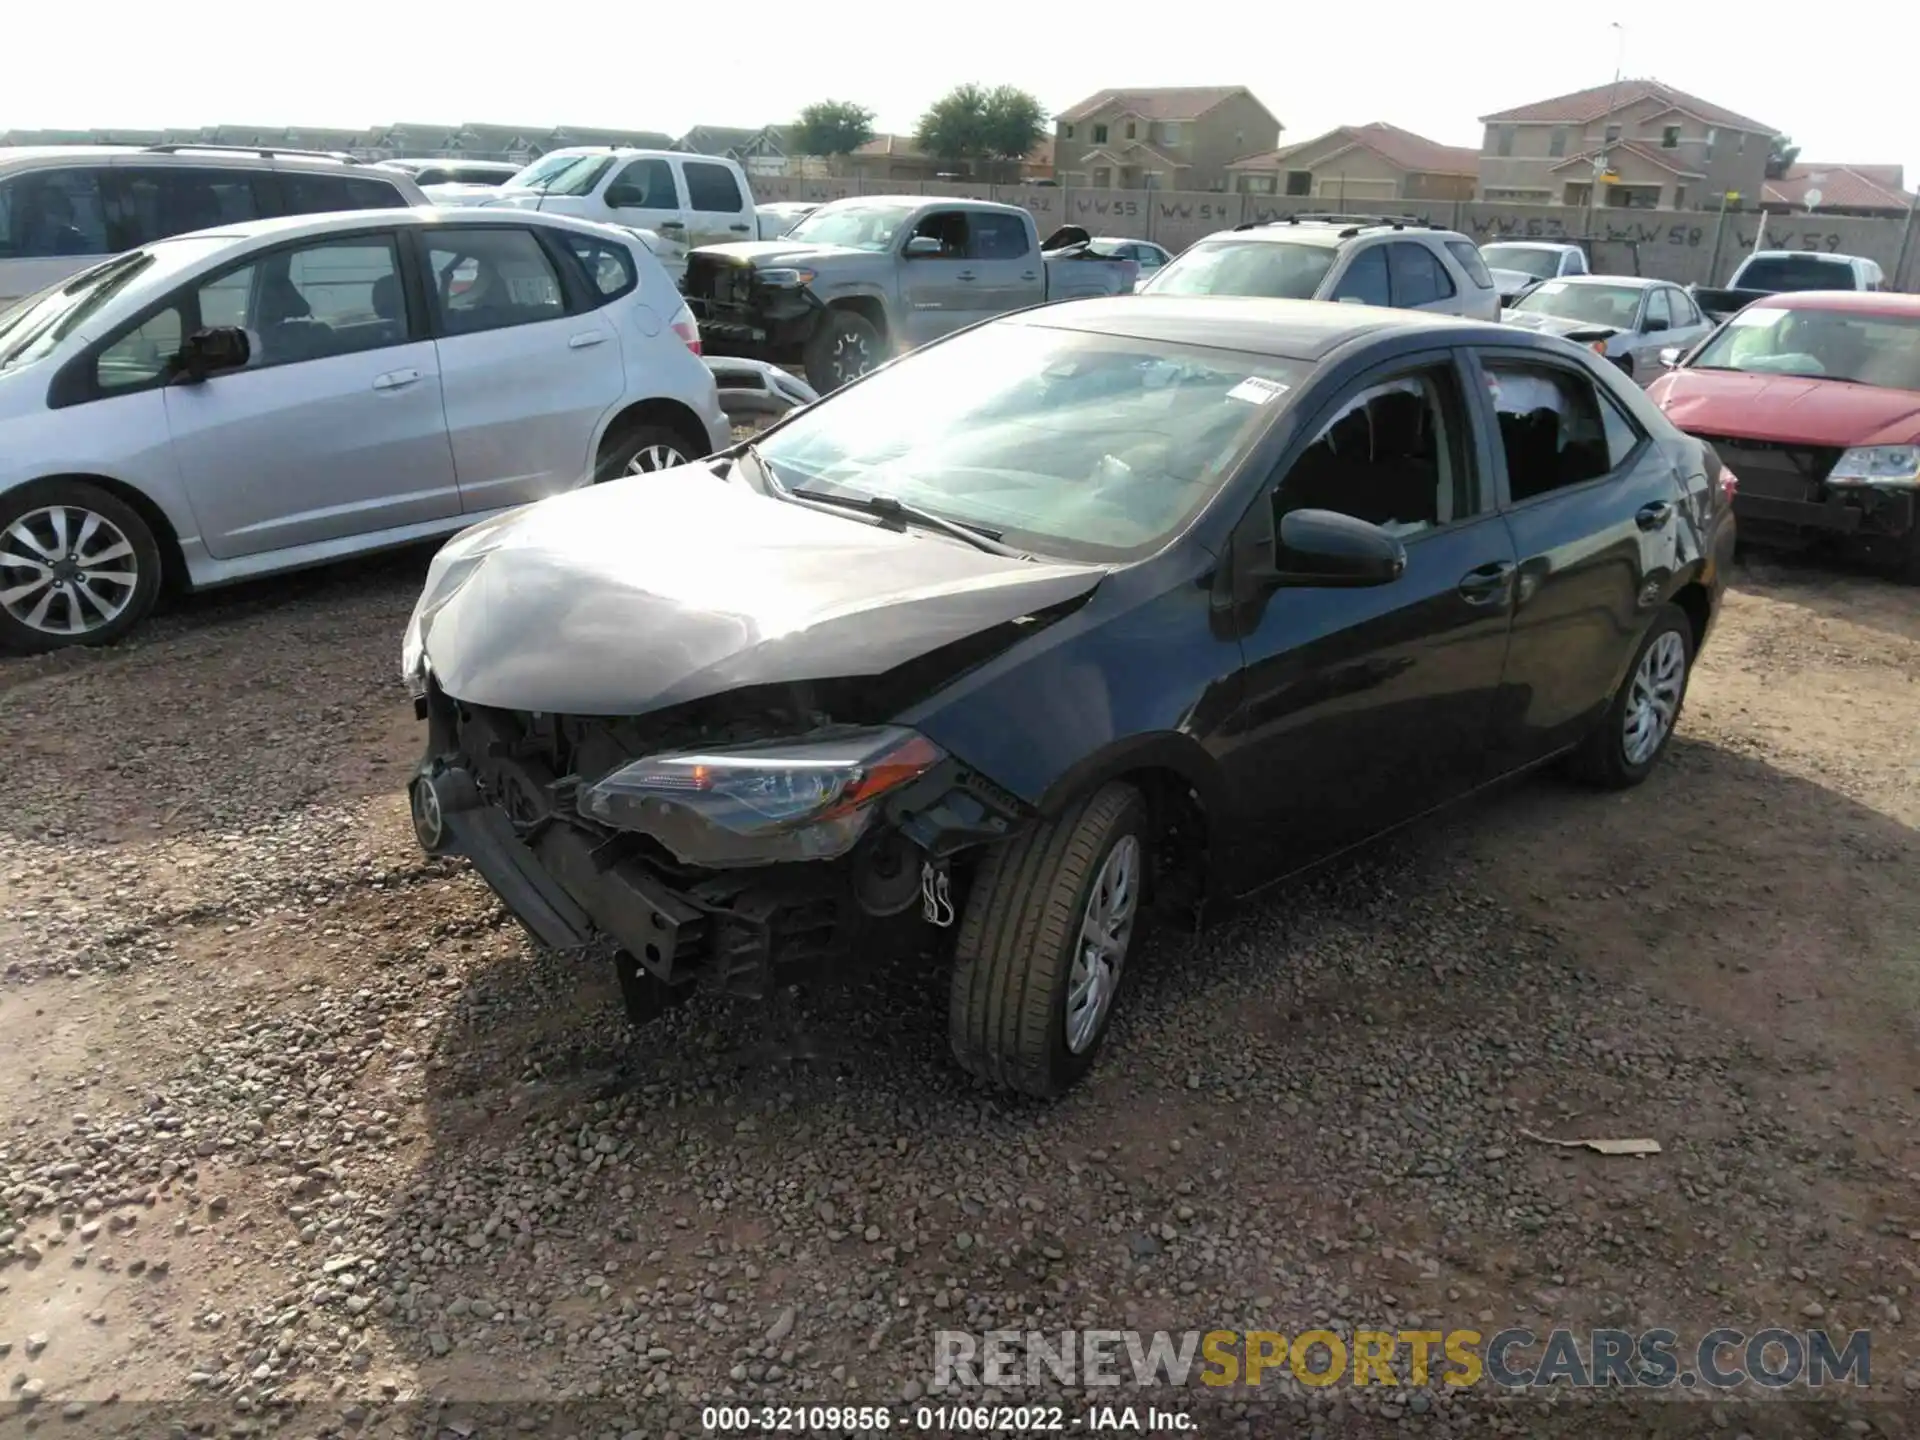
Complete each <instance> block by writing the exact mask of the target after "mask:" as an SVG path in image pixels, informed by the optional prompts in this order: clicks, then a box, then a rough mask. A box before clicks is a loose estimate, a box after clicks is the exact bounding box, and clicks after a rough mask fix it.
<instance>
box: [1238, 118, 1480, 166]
mask: <svg viewBox="0 0 1920 1440" xmlns="http://www.w3.org/2000/svg"><path fill="white" fill-rule="evenodd" d="M1329 141H1344V142H1345V143H1344V144H1343V145H1342V146H1341V147H1340V149H1342V150H1344V149H1351V148H1352V147H1353V146H1356V145H1357V146H1359V147H1360V148H1361V149H1363V150H1371V151H1372V152H1373V153H1374V154H1376V155H1378V156H1379V157H1380V158H1381V159H1382V160H1385V161H1386V162H1387V163H1388V164H1389V165H1392V166H1394V167H1395V168H1396V169H1400V170H1405V171H1407V172H1408V173H1409V174H1419V175H1477V174H1479V173H1480V152H1479V151H1478V150H1474V149H1471V148H1468V147H1466V146H1462V145H1442V144H1440V142H1439V141H1437V140H1429V139H1427V137H1426V136H1424V135H1416V134H1414V133H1413V132H1412V131H1411V130H1402V129H1401V128H1400V127H1399V126H1398V125H1389V124H1387V123H1386V121H1384V120H1370V121H1368V122H1367V123H1366V124H1365V125H1341V126H1338V127H1336V128H1335V129H1332V130H1329V131H1327V133H1326V134H1324V135H1316V136H1314V137H1313V139H1311V140H1303V141H1301V142H1300V143H1299V144H1298V145H1287V146H1283V147H1282V148H1280V149H1278V150H1269V151H1267V152H1265V153H1264V154H1260V155H1249V156H1247V157H1245V158H1244V159H1241V160H1235V161H1234V162H1233V163H1232V164H1231V165H1229V166H1227V168H1228V169H1229V170H1267V169H1272V168H1275V167H1277V166H1279V165H1280V164H1282V163H1283V162H1285V161H1286V160H1287V159H1288V158H1289V157H1290V156H1294V155H1299V154H1302V153H1304V152H1305V151H1308V150H1318V149H1321V148H1323V147H1324V146H1325V145H1326V144H1327V143H1328V142H1329ZM1330 153H1331V154H1338V153H1340V152H1339V150H1335V151H1333V152H1330Z"/></svg>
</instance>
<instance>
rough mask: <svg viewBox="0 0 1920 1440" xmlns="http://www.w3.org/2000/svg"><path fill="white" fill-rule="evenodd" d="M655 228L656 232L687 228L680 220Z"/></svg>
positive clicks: (663, 223)
mask: <svg viewBox="0 0 1920 1440" xmlns="http://www.w3.org/2000/svg"><path fill="white" fill-rule="evenodd" d="M653 228H654V229H656V230H684V229H686V228H687V227H686V225H685V223H684V222H682V221H679V220H662V221H661V222H660V223H659V224H658V225H656V226H654V227H653ZM742 228H744V227H742Z"/></svg>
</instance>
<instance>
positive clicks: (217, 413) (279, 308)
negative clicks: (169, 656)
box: [0, 209, 731, 650]
mask: <svg viewBox="0 0 1920 1440" xmlns="http://www.w3.org/2000/svg"><path fill="white" fill-rule="evenodd" d="M699 346H700V335H699V330H698V328H697V327H696V325H695V324H694V320H693V316H692V313H691V312H690V311H689V310H688V309H687V307H686V305H685V304H684V303H683V302H682V300H681V297H680V293H679V291H678V290H676V289H675V288H674V284H673V281H672V280H671V279H670V278H669V277H668V275H667V273H666V272H665V270H664V269H663V268H662V267H661V266H660V264H659V262H658V261H656V260H655V259H654V257H653V256H652V255H651V254H650V253H649V252H648V251H647V249H646V248H645V247H644V246H643V245H642V244H640V243H639V242H638V241H636V240H635V239H634V237H633V236H632V235H630V234H627V233H626V232H624V231H620V230H616V229H614V228H612V227H609V226H603V225H595V224H592V223H590V222H588V221H582V220H572V219H568V218H565V217H559V216H547V215H538V214H531V213H521V212H518V211H512V210H466V211H453V210H432V209H405V210H379V211H358V212H351V213H346V214H335V215H324V216H308V217H299V218H287V219H278V220H261V221H255V222H253V223H252V224H247V225H231V226H226V227H223V228H221V229H219V230H207V231H197V232H194V233H192V234H188V235H181V236H176V237H175V238H173V239H168V240H160V241H156V242H154V243H153V244H150V245H145V246H141V247H139V248H137V249H134V250H130V251H128V252H127V253H125V254H122V255H119V256H116V257H114V258H113V259H111V260H108V261H105V262H104V263H102V264H99V265H95V266H93V267H92V268H91V269H89V270H87V271H85V272H83V273H82V274H80V275H78V276H76V277H74V278H73V279H71V280H69V281H65V282H62V283H60V284H57V285H54V286H51V287H49V288H48V289H46V290H43V291H41V292H40V293H39V294H37V295H34V296H30V297H29V298H27V299H26V300H23V301H22V302H20V303H19V304H18V305H16V306H14V307H13V308H11V309H9V310H7V311H5V312H0V645H5V646H8V647H11V648H14V649H23V650H49V649H55V648H59V647H61V646H66V645H73V644H100V643H105V642H107V641H110V640H114V639H116V638H118V637H119V636H121V635H123V634H125V633H126V632H127V631H128V630H130V629H131V628H132V627H133V626H135V625H136V624H138V623H139V621H140V619H141V617H142V616H143V615H145V614H146V612H147V611H148V610H149V609H150V608H151V606H152V605H153V602H154V598H155V596H156V595H157V594H158V593H159V590H160V587H161V583H162V581H163V579H167V580H172V581H175V582H178V583H181V584H184V585H185V586H187V587H190V588H194V589H199V588H202V587H206V586H212V585H219V584H223V583H226V582H228V581H233V580H242V579H246V578H248V577H250V576H255V575H264V574H269V573H272V572H275V571H282V570H291V569H295V568H298V567H303V566H309V565H316V564H321V563H324V562H326V561H329V560H335V559H338V558H340V557H342V556H346V555H351V554H357V553H359V552H362V551H367V550H374V549H379V548H383V547H387V546H393V545H402V544H406V543H409V542H412V541H416V540H423V539H427V538H430V537H436V536H441V535H447V534H450V533H452V532H453V531H456V530H460V529H463V528H465V527H466V526H468V525H471V524H473V523H474V522H475V521H477V520H480V519H483V518H485V517H487V516H490V515H496V514H499V513H500V512H502V511H505V510H508V509H511V508H513V507H515V506H518V505H523V504H526V503H528V502H530V501H534V500H540V499H543V498H545V497H546V496H549V495H555V494H558V493H560V492H561V491H565V490H572V489H575V488H576V487H579V486H583V485H589V484H592V483H594V482H595V481H597V480H605V479H610V478H613V477H615V476H620V475H626V474H632V473H636V472H641V471H650V470H663V469H667V468H670V467H672V466H675V465H680V464H684V463H686V462H688V461H691V460H694V459H697V458H699V457H701V456H705V455H708V454H711V453H712V452H713V451H715V450H717V449H721V448H723V447H725V446H726V445H727V444H729V443H730V440H731V432H730V429H729V426H728V424H727V420H726V417H725V415H724V414H723V412H722V410H721V406H720V401H719V391H718V387H717V386H716V384H715V381H714V376H713V373H712V371H710V370H709V369H708V368H707V366H706V364H705V363H704V362H703V361H702V359H701V357H700V354H699ZM691 538H696V539H697V538H698V537H691Z"/></svg>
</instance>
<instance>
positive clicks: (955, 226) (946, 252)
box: [913, 210, 967, 260]
mask: <svg viewBox="0 0 1920 1440" xmlns="http://www.w3.org/2000/svg"><path fill="white" fill-rule="evenodd" d="M921 236H931V237H932V238H933V239H935V240H938V241H939V242H940V256H939V258H940V259H942V260H964V259H966V258H967V212H966V211H964V210H936V211H934V212H933V213H932V214H931V215H924V216H922V217H921V219H920V223H919V224H918V225H915V226H914V227H913V238H914V239H916V240H917V239H919V238H920V237H921Z"/></svg>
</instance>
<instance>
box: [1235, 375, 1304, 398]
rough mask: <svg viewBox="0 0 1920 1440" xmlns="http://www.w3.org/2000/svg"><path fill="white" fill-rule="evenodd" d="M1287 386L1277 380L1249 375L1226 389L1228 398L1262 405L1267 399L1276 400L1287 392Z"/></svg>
mask: <svg viewBox="0 0 1920 1440" xmlns="http://www.w3.org/2000/svg"><path fill="white" fill-rule="evenodd" d="M1288 388H1289V387H1288V386H1285V385H1282V384H1281V383H1280V382H1279V381H1278V380H1262V379H1261V378H1260V377H1259V376H1257V375H1249V376H1248V377H1247V378H1246V379H1244V380H1242V381H1241V382H1240V383H1239V384H1238V385H1236V386H1234V387H1233V388H1232V389H1231V390H1229V391H1227V398H1228V399H1229V400H1244V401H1246V402H1247V403H1248V404H1249V405H1264V404H1266V403H1267V402H1268V401H1269V400H1278V399H1279V398H1280V397H1281V396H1282V395H1284V394H1286V393H1287V390H1288Z"/></svg>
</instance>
